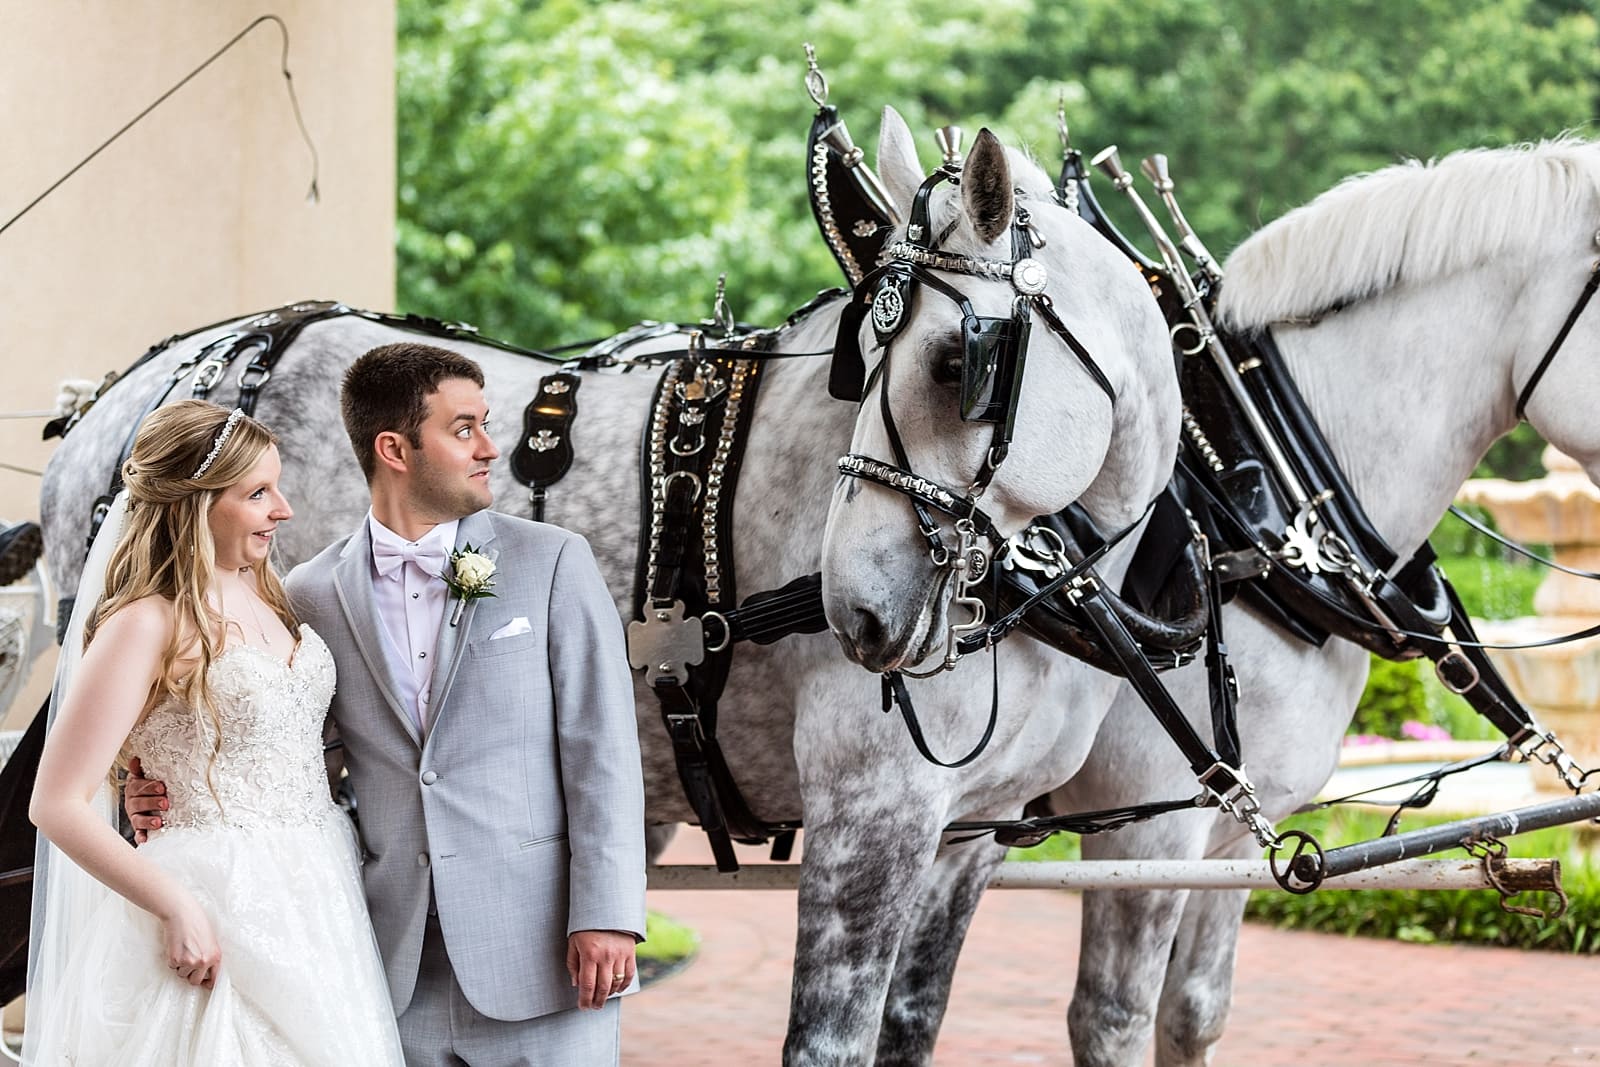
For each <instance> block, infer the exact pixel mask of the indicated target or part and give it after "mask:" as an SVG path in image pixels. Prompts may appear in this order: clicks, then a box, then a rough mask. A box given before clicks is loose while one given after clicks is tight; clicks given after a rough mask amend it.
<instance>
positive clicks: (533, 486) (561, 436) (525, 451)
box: [510, 370, 583, 522]
mask: <svg viewBox="0 0 1600 1067" xmlns="http://www.w3.org/2000/svg"><path fill="white" fill-rule="evenodd" d="M582 384H583V378H582V377H581V376H579V375H578V374H576V373H574V372H572V371H570V370H562V371H557V372H556V373H555V374H551V375H548V376H546V377H544V378H540V379H539V389H538V391H537V392H536V393H535V394H534V397H533V399H532V400H530V401H528V406H527V407H526V408H524V409H523V412H522V439H521V440H519V441H518V442H517V447H516V448H515V449H513V450H512V452H511V460H510V464H511V473H512V475H513V476H515V478H516V479H517V481H519V482H521V483H522V484H523V485H525V486H527V487H528V505H529V509H530V511H531V512H532V514H533V519H534V521H535V522H543V521H544V503H545V497H546V493H547V492H548V490H549V488H550V486H552V485H554V484H555V483H556V482H559V481H560V480H561V479H562V478H564V477H565V476H566V473H567V471H569V470H571V469H572V458H573V447H572V424H573V422H574V421H575V420H576V419H577V417H578V387H579V386H580V385H582Z"/></svg>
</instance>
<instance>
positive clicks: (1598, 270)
mask: <svg viewBox="0 0 1600 1067" xmlns="http://www.w3.org/2000/svg"><path fill="white" fill-rule="evenodd" d="M1595 240H1596V243H1600V233H1597V234H1596V235H1595ZM1597 288H1600V260H1595V263H1594V266H1592V267H1590V268H1589V280H1588V281H1587V282H1585V283H1584V286H1583V291H1582V292H1580V293H1579V294H1578V299H1577V300H1576V301H1575V302H1574V303H1573V305H1572V310H1571V311H1569V312H1567V318H1566V321H1565V322H1563V323H1562V324H1561V329H1559V330H1557V331H1556V336H1555V340H1553V341H1551V342H1550V347H1549V348H1546V349H1545V350H1544V356H1543V358H1541V359H1540V360H1539V365H1538V366H1537V367H1535V368H1533V375H1532V377H1530V378H1529V379H1528V384H1527V385H1524V386H1523V387H1522V392H1521V393H1519V394H1517V421H1518V422H1523V421H1525V420H1526V419H1527V414H1526V411H1527V408H1528V401H1529V400H1531V399H1532V398H1533V391H1534V389H1535V388H1536V387H1537V386H1538V385H1539V380H1540V379H1541V378H1543V377H1544V372H1545V371H1547V370H1549V369H1550V363H1551V361H1552V360H1554V359H1555V358H1556V353H1558V352H1560V351H1561V346H1562V345H1563V344H1565V343H1566V340H1567V334H1569V333H1571V332H1572V327H1573V325H1574V324H1575V323H1576V322H1577V321H1578V316H1579V315H1582V314H1583V309H1584V308H1586V307H1588V306H1589V300H1590V298H1591V297H1593V296H1594V291H1595V289H1597Z"/></svg>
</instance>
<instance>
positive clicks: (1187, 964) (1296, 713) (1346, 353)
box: [1056, 141, 1600, 1067]
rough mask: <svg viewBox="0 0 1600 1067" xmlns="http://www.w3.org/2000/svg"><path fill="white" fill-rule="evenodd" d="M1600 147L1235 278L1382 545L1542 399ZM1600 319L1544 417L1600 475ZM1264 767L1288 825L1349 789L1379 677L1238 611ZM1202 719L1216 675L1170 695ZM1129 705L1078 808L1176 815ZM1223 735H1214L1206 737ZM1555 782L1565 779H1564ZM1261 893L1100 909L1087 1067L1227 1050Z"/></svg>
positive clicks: (1356, 657)
mask: <svg viewBox="0 0 1600 1067" xmlns="http://www.w3.org/2000/svg"><path fill="white" fill-rule="evenodd" d="M1597 220H1600V146H1596V145H1590V144H1585V143H1582V142H1577V141H1559V142H1554V143H1545V144H1539V145H1534V146H1531V147H1525V148H1504V149H1495V150H1475V151H1467V152H1459V153H1456V154H1454V155H1450V156H1447V157H1445V158H1443V159H1441V160H1439V161H1437V162H1435V163H1432V164H1428V165H1422V164H1417V163H1411V164H1405V165H1401V166H1395V167H1390V168H1388V169H1385V170H1382V171H1378V172H1376V173H1374V174H1370V175H1367V176H1363V177H1356V178H1352V179H1349V180H1347V181H1346V182H1344V183H1343V184H1341V185H1339V186H1337V187H1336V188H1334V189H1332V190H1330V191H1329V192H1327V193H1325V194H1323V195H1322V196H1320V197H1319V198H1317V199H1316V200H1314V201H1312V202H1311V203H1310V204H1308V205H1306V206H1304V207H1302V208H1299V209H1298V210H1296V211H1293V212H1291V213H1289V214H1288V215H1285V216H1284V217H1283V218H1281V219H1279V220H1278V221H1276V222H1274V223H1272V224H1270V225H1268V226H1267V227H1265V228H1264V229H1263V230H1261V231H1260V232H1259V233H1257V234H1256V235H1254V236H1253V237H1251V238H1250V239H1249V240H1247V241H1246V242H1245V243H1244V244H1242V245H1241V246H1240V247H1239V248H1238V250H1237V251H1235V252H1234V253H1233V255H1232V256H1231V257H1230V258H1229V260H1228V261H1227V264H1226V269H1225V274H1226V279H1227V280H1226V282H1225V284H1224V286H1223V290H1222V297H1221V306H1220V309H1219V310H1220V315H1221V318H1222V320H1223V321H1224V323H1225V324H1226V325H1227V326H1228V327H1230V328H1232V329H1233V330H1236V331H1244V330H1260V329H1268V328H1270V329H1271V330H1272V333H1273V336H1274V337H1275V338H1276V340H1277V342H1278V346H1279V348H1280V349H1281V351H1282V353H1283V357H1284V360H1285V364H1286V367H1287V369H1288V371H1289V372H1290V373H1291V375H1292V376H1293V378H1294V380H1295V382H1296V384H1297V385H1298V386H1299V389H1300V391H1301V393H1302V394H1303V395H1304V397H1305V401H1306V403H1307V405H1308V406H1309V408H1310V410H1311V412H1312V413H1313V415H1314V416H1315V417H1316V419H1317V421H1318V423H1319V424H1320V426H1321V428H1322V431H1323V433H1324V434H1325V435H1326V437H1327V439H1328V442H1329V444H1330V445H1331V447H1332V450H1333V453H1334V455H1335V456H1336V457H1337V458H1338V460H1339V463H1340V464H1341V465H1342V466H1343V468H1344V471H1345V473H1346V475H1347V476H1348V478H1349V481H1350V484H1351V486H1352V487H1353V489H1354V490H1355V492H1356V493H1357V495H1358V496H1359V498H1360V500H1361V503H1362V504H1363V505H1364V506H1365V508H1366V511H1367V513H1368V515H1369V516H1370V517H1371V519H1372V521H1373V523H1374V524H1375V526H1376V528H1377V530H1378V532H1379V533H1381V534H1382V535H1383V536H1384V538H1385V539H1386V540H1387V541H1388V543H1389V544H1390V545H1391V546H1392V547H1393V548H1394V549H1395V550H1396V551H1397V553H1398V554H1399V558H1400V559H1401V560H1402V561H1403V560H1405V559H1407V558H1409V557H1410V555H1411V554H1412V552H1413V551H1414V550H1415V549H1416V548H1417V547H1418V546H1419V545H1420V544H1421V543H1422V542H1423V540H1424V539H1426V538H1427V536H1428V534H1429V532H1430V531H1431V530H1432V529H1433V527H1434V525H1435V524H1436V523H1437V522H1438V521H1439V519H1440V518H1441V516H1442V515H1443V513H1444V511H1445V509H1446V507H1447V506H1448V505H1449V504H1450V501H1451V500H1452V499H1453V498H1454V496H1455V494H1456V491H1457V490H1458V488H1459V487H1460V485H1461V483H1462V482H1463V481H1464V480H1465V479H1466V478H1467V477H1469V476H1470V475H1471V473H1472V470H1473V468H1474V466H1475V465H1476V464H1477V462H1478V460H1479V459H1480V458H1481V457H1482V456H1483V454H1484V452H1485V451H1486V450H1487V449H1488V447H1489V446H1490V444H1492V443H1493V442H1494V441H1495V440H1496V439H1497V438H1498V437H1500V436H1501V435H1502V434H1504V433H1506V432H1507V431H1509V430H1510V429H1511V428H1512V427H1513V426H1514V425H1515V424H1516V421H1517V415H1516V411H1515V409H1516V404H1517V398H1518V395H1519V393H1520V392H1521V391H1522V390H1523V389H1524V388H1525V386H1526V385H1527V383H1528V381H1529V380H1530V378H1531V377H1532V376H1533V375H1534V373H1535V370H1536V368H1537V367H1538V365H1539V363H1540V361H1541V359H1542V357H1543V356H1544V353H1545V350H1546V348H1547V346H1549V345H1550V344H1551V342H1552V340H1553V339H1554V338H1555V336H1556V334H1557V332H1558V330H1559V329H1560V327H1561V325H1562V323H1563V321H1564V320H1565V319H1566V317H1567V315H1568V312H1569V311H1570V310H1571V309H1572V307H1573V305H1574V302H1575V301H1576V299H1577V297H1578V294H1579V292H1580V291H1581V290H1582V289H1583V286H1584V281H1585V276H1586V275H1587V274H1588V272H1589V270H1590V268H1591V266H1592V265H1593V264H1594V263H1595V259H1596V254H1597V249H1596V224H1597ZM1597 355H1600V307H1591V308H1589V309H1588V310H1587V311H1586V312H1585V313H1584V314H1583V316H1582V317H1581V318H1579V319H1578V321H1577V323H1576V326H1575V328H1574V329H1573V332H1572V333H1571V335H1570V336H1569V337H1568V338H1567V340H1566V342H1565V344H1564V345H1563V346H1562V348H1561V349H1560V350H1559V351H1558V353H1557V354H1556V356H1555V357H1554V359H1553V360H1552V361H1551V362H1550V364H1549V367H1548V370H1547V372H1546V373H1545V375H1544V377H1543V378H1542V380H1541V381H1540V382H1539V384H1538V386H1537V388H1536V389H1535V391H1534V392H1533V394H1532V396H1531V397H1530V399H1529V401H1528V404H1527V409H1526V415H1527V418H1528V420H1529V421H1530V422H1531V423H1532V424H1533V426H1534V427H1535V429H1537V430H1538V431H1539V432H1540V433H1541V434H1542V435H1543V436H1544V437H1545V438H1546V439H1547V440H1549V441H1550V442H1552V443H1553V444H1555V445H1556V446H1557V447H1559V448H1560V449H1561V450H1562V451H1564V452H1566V453H1567V454H1568V455H1571V456H1572V457H1573V458H1574V459H1576V460H1577V461H1578V462H1579V463H1580V464H1581V465H1582V466H1583V469H1584V470H1585V471H1586V472H1587V473H1588V474H1589V477H1590V478H1591V479H1596V477H1597V476H1600V418H1596V416H1595V407H1596V404H1597V402H1600V360H1597V358H1596V357H1597ZM1225 630H1226V633H1227V639H1228V644H1229V647H1230V649H1231V651H1232V653H1233V663H1234V666H1235V668H1236V670H1237V671H1238V677H1239V684H1240V689H1241V693H1242V696H1241V700H1240V704H1239V718H1240V732H1241V734H1242V739H1243V751H1244V755H1245V758H1246V760H1247V761H1248V764H1249V769H1250V772H1251V774H1252V777H1253V778H1254V781H1255V784H1256V786H1257V788H1258V789H1259V791H1260V794H1261V797H1262V801H1263V806H1264V808H1265V811H1266V813H1267V815H1268V816H1269V817H1271V818H1274V819H1277V818H1281V817H1282V816H1284V815H1286V814H1288V813H1289V812H1291V811H1292V810H1294V808H1295V807H1296V806H1298V805H1299V804H1301V803H1303V802H1305V801H1307V800H1309V799H1311V798H1312V797H1313V796H1314V795H1315V794H1316V793H1317V791H1318V790H1319V789H1320V788H1321V787H1322V786H1323V784H1324V783H1326V782H1327V780H1328V778H1329V776H1330V775H1331V774H1332V772H1333V770H1334V768H1335V765H1336V762H1337V758H1338V751H1339V743H1340V737H1341V735H1342V734H1343V732H1344V730H1345V728H1346V726H1347V725H1348V723H1349V721H1350V717H1351V715H1352V714H1353V712H1354V709H1355V706H1356V702H1357V700H1358V698H1359V696H1360V693H1361V689H1362V685H1363V683H1364V681H1365V678H1366V673H1367V663H1368V658H1367V653H1366V652H1364V651H1362V650H1360V649H1359V648H1357V647H1356V646H1354V645H1353V644H1350V643H1348V642H1345V641H1342V640H1338V639H1335V640H1331V641H1329V642H1328V643H1327V645H1326V646H1325V647H1324V648H1322V649H1316V648H1313V647H1311V646H1310V645H1307V644H1304V643H1302V642H1299V641H1297V640H1295V639H1294V638H1292V637H1289V636H1288V635H1286V634H1285V633H1283V632H1282V631H1280V630H1278V629H1276V628H1274V627H1273V626H1271V625H1270V624H1269V623H1267V622H1266V621H1264V620H1263V619H1262V618H1261V617H1260V616H1258V615H1256V614H1254V613H1253V612H1252V611H1251V610H1250V609H1249V608H1247V607H1243V606H1238V605H1237V603H1236V604H1235V605H1230V606H1229V607H1228V608H1227V609H1226V612H1225ZM1167 680H1168V682H1169V684H1170V685H1171V686H1172V687H1173V689H1174V692H1175V693H1176V695H1177V696H1178V697H1179V699H1180V701H1181V702H1182V703H1183V705H1184V707H1185V708H1186V710H1187V711H1188V713H1189V714H1190V716H1191V718H1192V719H1193V721H1195V722H1196V723H1197V724H1198V723H1203V722H1204V721H1205V715H1206V710H1205V709H1206V678H1205V674H1204V668H1203V666H1194V667H1190V668H1188V669H1187V670H1185V671H1182V672H1178V673H1175V674H1169V675H1168V676H1167ZM1139 704H1140V702H1139V699H1138V697H1137V696H1135V695H1134V694H1133V693H1132V692H1131V690H1129V689H1127V688H1126V687H1124V689H1123V690H1122V692H1121V693H1120V694H1119V696H1118V700H1117V707H1115V708H1114V709H1113V710H1112V712H1111V714H1110V715H1109V716H1108V717H1107V721H1108V722H1115V723H1116V728H1115V729H1112V728H1110V727H1107V728H1103V729H1102V730H1101V732H1100V736H1099V738H1098V739H1097V741H1096V743H1095V746H1094V751H1093V752H1092V753H1091V755H1090V757H1089V759H1088V761H1087V762H1086V764H1085V766H1084V769H1083V770H1082V771H1081V772H1080V773H1079V774H1078V776H1077V777H1076V778H1074V779H1073V780H1072V781H1071V782H1070V783H1069V784H1068V785H1067V786H1066V787H1065V788H1064V789H1062V790H1061V791H1060V792H1059V794H1058V795H1057V797H1056V801H1057V804H1058V805H1059V806H1060V807H1061V809H1062V810H1068V811H1071V810H1079V809H1081V808H1084V807H1103V806H1108V805H1117V804H1124V803H1133V802H1137V801H1140V800H1151V799H1158V798H1164V797H1166V796H1168V795H1172V794H1173V790H1174V789H1175V788H1176V787H1178V786H1179V785H1180V784H1186V783H1187V782H1189V781H1190V780H1191V779H1190V772H1189V770H1188V768H1187V766H1186V765H1185V763H1184V762H1183V760H1182V759H1181V758H1179V757H1178V754H1177V752H1176V750H1175V749H1174V748H1173V747H1172V746H1171V745H1170V744H1168V743H1167V742H1166V739H1165V737H1164V735H1162V734H1161V732H1160V731H1159V730H1158V729H1156V728H1155V727H1154V725H1153V724H1152V723H1151V721H1150V719H1149V716H1148V715H1146V714H1145V712H1144V710H1143V708H1142V707H1140V706H1139ZM1202 729H1203V727H1202ZM1546 773H1553V772H1546ZM1083 851H1084V855H1085V857H1086V858H1099V859H1104V858H1112V857H1161V858H1167V859H1179V858H1190V857H1199V856H1203V855H1208V856H1218V857H1245V856H1253V855H1258V854H1259V849H1258V847H1257V846H1256V844H1255V842H1254V841H1253V840H1251V839H1250V837H1249V836H1248V835H1247V834H1245V833H1244V832H1242V829H1241V827H1240V826H1239V825H1238V824H1237V823H1234V822H1233V821H1232V820H1230V819H1228V818H1227V817H1226V816H1219V815H1218V814H1216V813H1215V812H1214V811H1195V812H1191V813H1185V814H1182V815H1173V816H1165V817H1162V818H1160V819H1157V820H1155V821H1152V822H1149V823H1145V824H1142V825H1138V826H1132V827H1128V828H1126V829H1124V830H1122V831H1121V832H1119V833H1117V834H1115V835H1110V836H1107V837H1104V838H1086V839H1085V840H1084V842H1083ZM1245 896H1246V894H1245V893H1243V892H1231V891H1230V892H1221V891H1208V892H1189V893H1185V892H1175V891H1139V892H1134V891H1119V892H1116V893H1109V892H1106V893H1102V892H1095V893H1087V894H1085V897H1084V918H1083V931H1084V935H1083V947H1082V952H1081V955H1080V958H1079V965H1078V979H1077V987H1076V990H1075V992H1074V996H1073V1001H1072V1007H1071V1010H1070V1012H1069V1023H1070V1028H1071V1032H1072V1045H1073V1054H1074V1058H1075V1062H1077V1063H1078V1064H1079V1065H1081V1067H1109V1065H1120V1067H1128V1065H1135V1064H1142V1063H1143V1062H1144V1058H1145V1055H1146V1050H1147V1048H1148V1046H1149V1044H1150V1041H1151V1037H1152V1035H1154V1037H1155V1039H1156V1062H1157V1063H1158V1064H1160V1065H1161V1067H1179V1065H1198V1064H1203V1063H1205V1062H1206V1059H1207V1056H1208V1050H1209V1049H1210V1047H1211V1046H1212V1045H1213V1044H1214V1043H1215V1042H1216V1041H1217V1040H1218V1038H1219V1037H1220V1036H1221V1034H1222V1030H1223V1027H1224V1025H1225V1023H1226V1020H1227V1013H1228V1007H1229V1003H1230V1000H1231V989H1232V981H1233V967H1234V948H1235V942H1236V939H1237V935H1238V927H1239V921H1240V917H1241V914H1242V912H1243V908H1244V900H1245Z"/></svg>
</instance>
